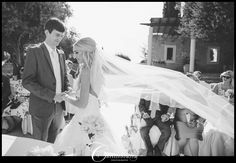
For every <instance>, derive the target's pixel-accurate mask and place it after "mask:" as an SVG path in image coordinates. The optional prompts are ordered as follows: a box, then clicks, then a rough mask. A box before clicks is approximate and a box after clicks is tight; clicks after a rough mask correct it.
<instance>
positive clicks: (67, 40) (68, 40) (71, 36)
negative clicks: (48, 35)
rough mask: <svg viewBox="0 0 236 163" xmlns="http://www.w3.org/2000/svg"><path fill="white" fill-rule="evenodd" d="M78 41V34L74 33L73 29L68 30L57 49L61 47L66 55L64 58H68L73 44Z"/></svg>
mask: <svg viewBox="0 0 236 163" xmlns="http://www.w3.org/2000/svg"><path fill="white" fill-rule="evenodd" d="M78 39H79V34H78V33H77V32H76V30H75V29H74V28H70V29H69V30H68V31H67V33H66V35H65V37H64V38H63V39H62V41H61V42H60V44H59V47H61V48H62V49H63V51H64V53H65V55H66V58H68V56H69V54H71V53H73V44H74V43H75V42H76V41H77V40H78Z"/></svg>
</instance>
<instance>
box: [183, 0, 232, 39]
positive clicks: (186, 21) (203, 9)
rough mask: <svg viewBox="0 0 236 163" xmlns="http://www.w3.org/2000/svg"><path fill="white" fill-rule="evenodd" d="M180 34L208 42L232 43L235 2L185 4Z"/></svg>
mask: <svg viewBox="0 0 236 163" xmlns="http://www.w3.org/2000/svg"><path fill="white" fill-rule="evenodd" d="M179 32H180V33H181V34H182V35H185V36H188V37H189V36H190V35H191V34H193V36H194V37H196V38H200V39H203V40H207V41H219V40H222V39H224V40H225V39H226V40H231V41H232V40H233V36H234V2H185V6H184V8H183V17H182V18H181V25H180V28H179Z"/></svg>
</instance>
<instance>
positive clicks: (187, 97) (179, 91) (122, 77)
mask: <svg viewBox="0 0 236 163" xmlns="http://www.w3.org/2000/svg"><path fill="white" fill-rule="evenodd" d="M91 72H92V73H91V77H90V80H91V86H92V88H93V90H95V92H96V93H97V95H98V98H99V99H100V100H101V101H103V102H121V103H129V104H137V103H138V102H139V100H140V98H141V97H142V98H145V99H147V100H151V101H152V103H153V104H155V103H161V104H164V105H169V106H171V107H178V108H188V109H190V110H192V111H193V112H195V113H196V114H198V115H200V116H201V117H203V118H205V119H207V121H209V122H210V123H212V124H213V126H214V127H216V128H217V129H219V130H220V131H221V132H224V133H226V134H227V135H229V136H230V137H232V138H234V107H233V105H231V104H230V103H229V102H228V101H226V100H225V99H223V98H221V97H220V96H218V95H216V94H215V93H213V92H212V91H211V90H209V89H207V88H206V87H204V86H202V85H200V84H198V83H197V82H195V81H193V80H192V79H190V78H188V77H187V76H185V75H184V74H182V73H181V72H177V71H174V70H170V69H165V68H160V67H155V66H149V65H141V64H135V63H132V62H129V61H126V60H124V59H122V58H119V57H116V56H111V55H109V54H106V53H105V52H104V51H102V50H97V51H96V53H95V58H94V62H93V65H92V68H91Z"/></svg>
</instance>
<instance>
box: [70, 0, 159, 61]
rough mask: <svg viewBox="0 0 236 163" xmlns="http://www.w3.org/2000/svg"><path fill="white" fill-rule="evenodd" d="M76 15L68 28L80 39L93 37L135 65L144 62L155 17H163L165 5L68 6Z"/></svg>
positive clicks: (93, 3)
mask: <svg viewBox="0 0 236 163" xmlns="http://www.w3.org/2000/svg"><path fill="white" fill-rule="evenodd" d="M68 3H69V5H70V6H71V9H72V12H73V15H72V17H70V18H69V19H68V20H67V22H66V25H67V26H68V27H69V28H70V27H74V28H75V29H76V31H77V33H79V34H80V37H92V38H93V39H94V40H95V41H96V42H97V44H98V46H99V47H103V49H104V50H105V51H107V52H108V53H109V54H112V55H115V54H117V53H122V54H124V55H126V56H128V57H129V58H130V59H131V61H132V62H135V63H138V62H140V61H141V60H142V59H143V53H142V47H145V48H147V47H148V33H149V26H145V25H140V23H150V19H151V18H152V17H162V9H163V2H68Z"/></svg>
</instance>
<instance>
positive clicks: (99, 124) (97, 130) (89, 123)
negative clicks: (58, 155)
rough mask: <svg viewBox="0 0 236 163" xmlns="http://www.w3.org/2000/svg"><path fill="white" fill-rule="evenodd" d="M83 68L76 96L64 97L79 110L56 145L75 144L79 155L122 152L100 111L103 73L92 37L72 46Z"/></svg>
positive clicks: (73, 145) (73, 146) (68, 145)
mask: <svg viewBox="0 0 236 163" xmlns="http://www.w3.org/2000/svg"><path fill="white" fill-rule="evenodd" d="M73 52H74V54H75V56H76V59H77V60H78V62H79V64H80V65H83V66H82V71H80V72H81V73H80V76H79V78H78V80H75V81H77V83H76V85H77V88H78V90H75V92H77V95H76V97H75V98H74V97H73V96H69V95H68V94H65V95H64V96H63V100H64V101H66V102H68V103H70V104H72V105H74V106H76V107H77V109H78V111H77V112H76V113H75V115H74V116H73V118H72V120H71V121H70V123H69V124H68V125H66V127H65V128H64V129H63V131H62V132H61V133H60V134H59V135H58V137H57V139H56V141H55V145H57V146H61V147H72V148H73V149H74V150H75V152H76V155H92V152H94V154H95V152H96V155H104V154H105V153H104V152H106V154H108V152H110V153H113V154H122V153H124V152H123V151H122V148H121V147H119V145H118V143H116V140H115V138H114V137H113V134H112V132H111V130H110V128H109V125H108V123H107V122H106V121H105V119H104V118H103V116H102V114H101V112H100V110H99V109H100V105H101V104H100V101H99V97H98V95H99V94H100V91H101V88H102V84H103V76H102V73H101V69H100V68H99V66H100V65H99V64H98V63H99V59H98V54H97V53H98V52H97V49H96V43H95V41H94V40H93V39H91V38H88V37H87V38H83V39H80V40H79V41H78V42H77V43H75V44H74V46H73Z"/></svg>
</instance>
